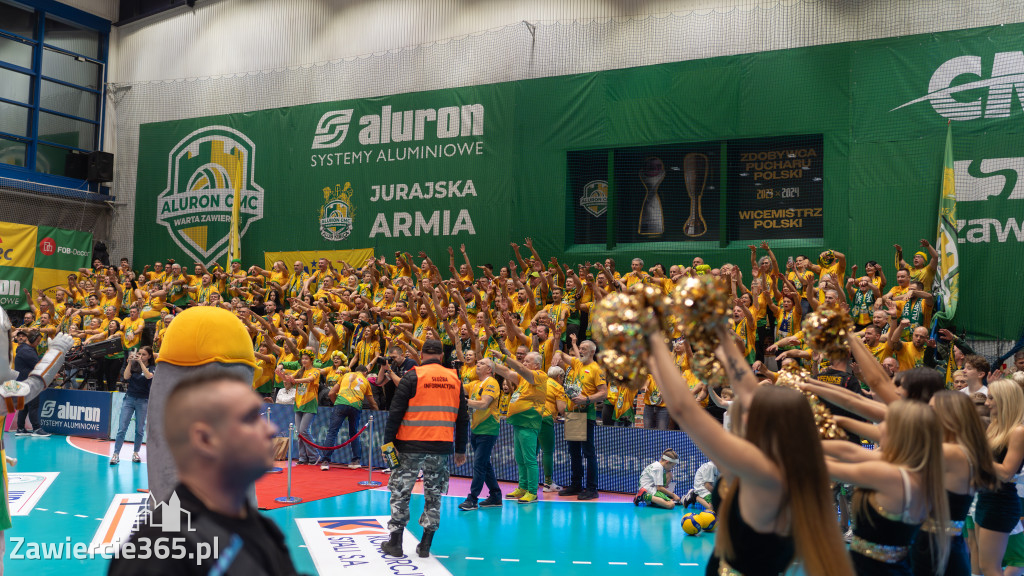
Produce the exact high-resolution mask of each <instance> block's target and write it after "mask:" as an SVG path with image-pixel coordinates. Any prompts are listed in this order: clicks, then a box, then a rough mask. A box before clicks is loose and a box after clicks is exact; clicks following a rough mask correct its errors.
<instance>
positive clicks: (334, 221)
mask: <svg viewBox="0 0 1024 576" xmlns="http://www.w3.org/2000/svg"><path fill="white" fill-rule="evenodd" d="M352 194H353V191H352V183H351V182H345V186H344V187H342V185H341V184H335V185H334V189H333V190H332V189H331V187H330V186H325V187H324V205H323V206H321V207H320V235H321V236H323V237H324V238H325V239H326V240H330V241H332V242H340V241H341V240H344V239H345V238H348V235H349V234H351V233H352V218H353V216H355V208H354V207H353V206H352Z"/></svg>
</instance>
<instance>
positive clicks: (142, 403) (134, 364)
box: [110, 346, 156, 465]
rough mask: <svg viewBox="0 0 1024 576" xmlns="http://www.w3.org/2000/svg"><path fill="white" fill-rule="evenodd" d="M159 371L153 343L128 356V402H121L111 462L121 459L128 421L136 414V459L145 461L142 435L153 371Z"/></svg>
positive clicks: (126, 379) (134, 450)
mask: <svg viewBox="0 0 1024 576" xmlns="http://www.w3.org/2000/svg"><path fill="white" fill-rule="evenodd" d="M155 371H156V364H155V362H154V360H153V349H152V348H150V347H149V346H143V347H142V348H140V349H138V350H132V351H131V353H130V354H129V355H128V362H127V363H126V364H125V366H124V374H122V376H123V377H124V381H125V382H127V383H128V390H127V393H126V394H125V397H124V402H123V403H122V404H121V420H120V424H119V425H118V428H117V437H116V439H115V440H114V455H113V456H111V457H110V464H111V465H114V464H117V463H118V462H120V461H121V446H123V445H124V437H125V434H127V433H128V424H129V423H131V421H132V414H135V443H134V444H133V445H132V462H136V463H138V462H142V459H141V458H140V457H139V447H140V446H142V436H143V434H144V433H145V431H146V413H147V412H148V409H149V387H150V385H151V384H152V383H153V372H155Z"/></svg>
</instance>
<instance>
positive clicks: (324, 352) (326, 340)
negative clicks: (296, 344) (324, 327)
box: [314, 332, 338, 363]
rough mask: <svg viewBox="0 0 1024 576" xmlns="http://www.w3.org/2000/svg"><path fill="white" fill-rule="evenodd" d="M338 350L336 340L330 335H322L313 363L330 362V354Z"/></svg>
mask: <svg viewBox="0 0 1024 576" xmlns="http://www.w3.org/2000/svg"><path fill="white" fill-rule="evenodd" d="M337 349H338V338H336V337H335V336H332V335H331V334H328V333H326V332H325V333H324V334H322V335H321V336H320V346H318V347H317V349H316V358H314V360H315V361H317V362H320V363H324V362H330V361H331V354H333V353H334V351H335V350H337Z"/></svg>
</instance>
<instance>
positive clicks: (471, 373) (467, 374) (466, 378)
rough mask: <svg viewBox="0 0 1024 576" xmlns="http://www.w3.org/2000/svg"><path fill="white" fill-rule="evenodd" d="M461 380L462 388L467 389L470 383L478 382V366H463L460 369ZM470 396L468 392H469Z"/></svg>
mask: <svg viewBox="0 0 1024 576" xmlns="http://www.w3.org/2000/svg"><path fill="white" fill-rule="evenodd" d="M459 380H462V386H463V387H464V388H465V387H466V386H468V385H469V383H470V382H473V381H475V380H477V377H476V364H474V365H472V366H469V365H468V364H463V365H462V366H460V367H459ZM467 394H468V391H467Z"/></svg>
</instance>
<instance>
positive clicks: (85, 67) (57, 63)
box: [43, 50, 100, 90]
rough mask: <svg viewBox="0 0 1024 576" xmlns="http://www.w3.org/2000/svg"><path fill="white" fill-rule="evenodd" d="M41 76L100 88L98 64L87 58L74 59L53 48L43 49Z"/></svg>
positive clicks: (96, 88)
mask: <svg viewBox="0 0 1024 576" xmlns="http://www.w3.org/2000/svg"><path fill="white" fill-rule="evenodd" d="M43 76H49V77H50V78H56V79H57V80H63V81H64V82H70V83H72V84H78V85H79V86H85V87H86V88H92V89H93V90H99V88H100V66H99V64H94V63H92V62H89V61H88V60H76V59H75V58H74V56H68V55H67V54H61V53H60V52H55V51H53V50H43Z"/></svg>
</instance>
